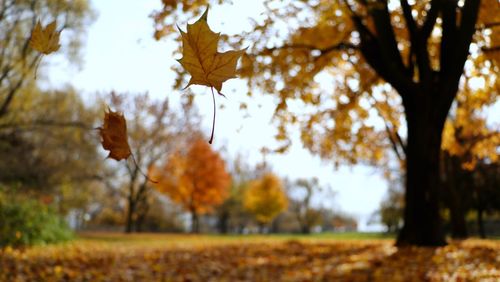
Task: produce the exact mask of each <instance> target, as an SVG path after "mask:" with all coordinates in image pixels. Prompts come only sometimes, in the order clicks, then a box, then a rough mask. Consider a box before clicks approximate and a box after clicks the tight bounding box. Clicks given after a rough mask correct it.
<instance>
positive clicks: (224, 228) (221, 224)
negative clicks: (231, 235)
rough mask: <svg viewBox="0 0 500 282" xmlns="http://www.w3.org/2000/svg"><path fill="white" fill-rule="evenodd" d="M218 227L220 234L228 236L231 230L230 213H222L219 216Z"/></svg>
mask: <svg viewBox="0 0 500 282" xmlns="http://www.w3.org/2000/svg"><path fill="white" fill-rule="evenodd" d="M217 227H218V229H219V233H221V234H227V232H228V229H229V212H227V211H222V212H221V213H220V214H219V218H218V223H217Z"/></svg>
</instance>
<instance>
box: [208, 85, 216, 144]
mask: <svg viewBox="0 0 500 282" xmlns="http://www.w3.org/2000/svg"><path fill="white" fill-rule="evenodd" d="M210 90H212V101H213V102H214V117H213V119H212V134H210V140H208V143H209V144H212V141H213V140H214V131H215V113H216V107H215V94H214V88H213V87H210Z"/></svg>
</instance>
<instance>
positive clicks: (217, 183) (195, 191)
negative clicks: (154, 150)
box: [151, 138, 231, 233]
mask: <svg viewBox="0 0 500 282" xmlns="http://www.w3.org/2000/svg"><path fill="white" fill-rule="evenodd" d="M151 174H152V178H153V179H155V180H156V181H158V183H157V184H155V187H156V189H157V190H158V191H159V192H161V193H164V194H166V195H168V196H169V197H170V198H171V199H172V200H173V201H174V202H176V203H179V204H180V205H182V207H183V208H184V209H185V210H186V211H188V212H189V213H190V214H191V224H192V225H191V231H192V232H193V233H197V232H199V218H198V217H199V215H200V214H204V213H207V212H211V211H212V208H213V207H215V206H217V205H219V204H221V203H222V202H223V201H224V200H225V199H226V198H227V196H228V193H229V186H230V182H231V179H230V176H229V174H228V173H227V172H226V168H225V163H224V161H223V160H222V158H221V157H220V155H219V154H218V153H217V152H214V151H213V150H212V148H211V147H210V146H209V145H208V144H207V142H206V141H205V140H203V139H202V138H195V139H194V141H193V142H192V143H191V144H190V146H189V148H188V150H187V151H186V152H182V151H181V150H177V151H176V152H175V153H173V154H172V155H171V156H170V157H169V158H168V160H167V162H166V164H165V166H164V167H163V168H160V169H157V168H152V169H151Z"/></svg>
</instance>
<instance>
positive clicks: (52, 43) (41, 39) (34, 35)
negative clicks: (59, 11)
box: [30, 20, 61, 55]
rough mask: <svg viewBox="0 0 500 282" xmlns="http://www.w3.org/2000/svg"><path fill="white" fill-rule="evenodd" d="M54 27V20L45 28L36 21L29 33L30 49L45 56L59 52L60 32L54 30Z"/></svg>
mask: <svg viewBox="0 0 500 282" xmlns="http://www.w3.org/2000/svg"><path fill="white" fill-rule="evenodd" d="M56 26H57V23H56V21H55V20H54V21H53V22H51V23H50V24H48V25H47V26H46V27H45V28H43V27H42V24H41V23H40V21H38V22H37V23H36V25H35V28H34V29H33V31H32V32H31V39H30V46H31V48H33V49H35V50H37V51H38V52H40V53H42V54H45V55H48V54H50V53H52V52H55V51H57V50H59V48H60V47H61V44H59V35H60V33H61V32H60V31H57V30H56Z"/></svg>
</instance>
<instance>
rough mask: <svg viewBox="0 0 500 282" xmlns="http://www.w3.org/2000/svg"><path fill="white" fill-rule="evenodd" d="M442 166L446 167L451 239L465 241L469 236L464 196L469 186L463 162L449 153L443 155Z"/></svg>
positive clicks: (444, 184)
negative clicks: (466, 181) (462, 165)
mask: <svg viewBox="0 0 500 282" xmlns="http://www.w3.org/2000/svg"><path fill="white" fill-rule="evenodd" d="M443 157H444V158H443V160H442V164H443V165H444V166H445V169H446V170H445V171H446V175H445V176H444V178H445V181H443V182H444V183H443V187H446V189H447V191H446V194H447V195H446V197H444V198H446V199H448V201H447V202H448V208H449V210H450V225H451V237H453V238H455V239H465V238H467V236H468V232H467V223H466V220H465V212H466V207H465V205H466V203H465V201H466V197H467V195H464V194H465V193H466V192H467V191H468V190H467V188H468V187H467V185H465V183H464V177H465V176H466V175H464V171H462V169H461V162H460V160H459V159H458V158H456V157H454V156H451V155H450V154H448V153H445V154H444V155H443Z"/></svg>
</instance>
